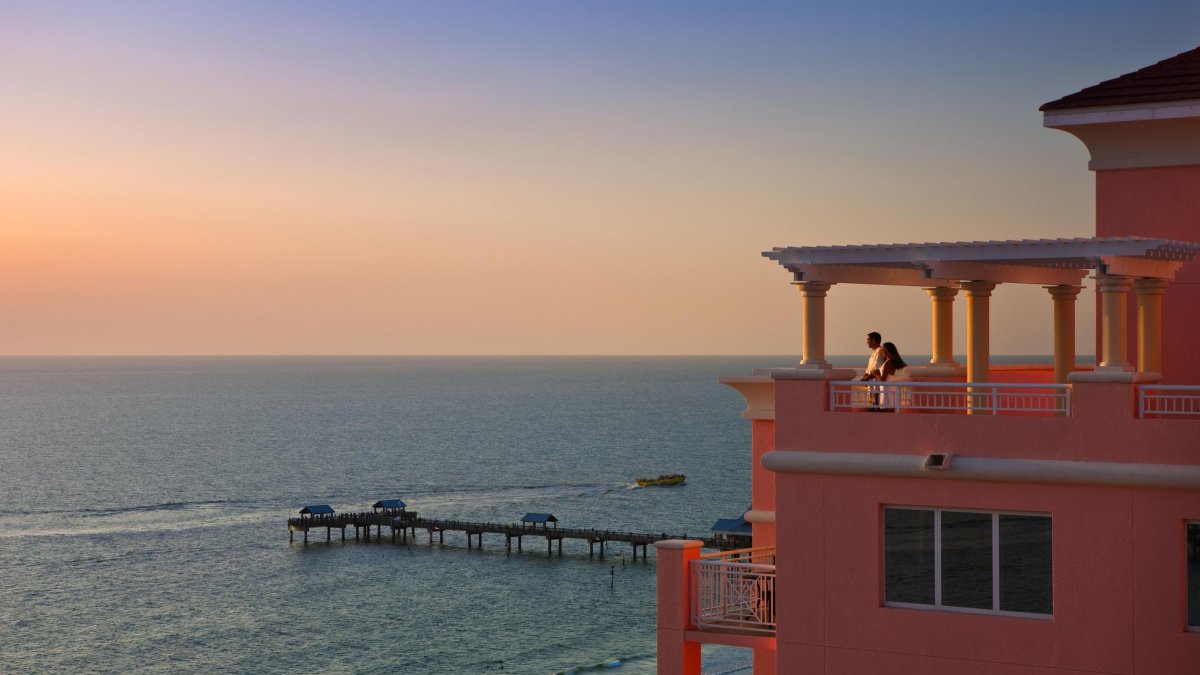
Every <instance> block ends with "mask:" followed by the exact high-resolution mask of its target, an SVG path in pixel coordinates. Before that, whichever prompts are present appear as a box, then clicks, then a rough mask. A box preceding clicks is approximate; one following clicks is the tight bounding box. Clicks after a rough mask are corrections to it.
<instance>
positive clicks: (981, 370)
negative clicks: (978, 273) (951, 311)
mask: <svg viewBox="0 0 1200 675" xmlns="http://www.w3.org/2000/svg"><path fill="white" fill-rule="evenodd" d="M962 287H963V289H965V290H966V291H967V382H987V381H988V368H989V362H988V356H989V352H990V348H991V345H990V343H989V341H988V336H989V331H990V328H991V325H990V320H989V311H988V310H989V304H990V301H989V299H990V298H991V297H992V290H993V289H995V288H996V283H995V282H993V281H964V282H963V283H962Z"/></svg>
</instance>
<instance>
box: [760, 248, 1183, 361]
mask: <svg viewBox="0 0 1200 675" xmlns="http://www.w3.org/2000/svg"><path fill="white" fill-rule="evenodd" d="M1198 255H1200V243H1194V242H1185V241H1175V240H1170V239H1157V238H1150V237H1134V236H1124V237H1078V238H1070V239H1022V240H1007V241H969V242H962V241H956V242H934V243H922V244H869V245H849V246H787V247H777V248H774V249H772V250H770V251H765V252H763V256H765V257H767V258H769V259H771V260H774V261H775V262H777V263H779V264H780V265H782V266H783V267H784V268H785V269H787V270H788V271H789V272H791V273H792V277H793V284H794V285H796V286H797V287H799V289H800V294H801V297H802V301H803V305H802V312H803V337H802V343H801V344H802V352H803V359H802V360H801V361H800V365H799V368H798V370H799V371H801V374H803V372H802V371H806V370H807V371H810V374H811V375H812V376H813V377H814V378H817V379H820V378H823V377H826V376H825V375H822V373H828V372H829V371H831V370H832V369H833V367H832V366H831V365H830V364H829V362H828V361H827V360H826V359H825V296H826V293H827V292H828V291H829V289H830V287H831V286H833V285H835V284H839V283H845V284H876V285H885V286H916V287H918V288H922V289H923V290H925V292H926V293H928V294H929V296H930V299H931V300H932V301H933V308H932V309H933V327H934V333H933V339H932V350H931V351H932V354H933V359H932V360H931V361H930V366H932V367H934V368H941V369H944V370H954V369H958V368H961V366H959V364H958V363H956V362H955V361H954V356H953V304H952V303H953V301H954V296H955V295H957V294H958V291H959V290H960V289H961V290H965V291H966V296H967V333H968V334H967V365H966V369H965V370H966V376H967V380H968V381H970V382H986V381H987V379H988V368H989V346H988V325H989V318H988V314H989V310H988V304H989V303H988V299H989V298H990V297H991V294H992V291H993V290H994V289H995V288H996V286H997V285H998V284H1005V283H1017V284H1038V285H1040V286H1043V287H1045V288H1046V289H1047V290H1048V291H1050V296H1051V298H1052V299H1053V301H1054V312H1055V318H1056V320H1055V322H1054V323H1055V335H1054V345H1055V350H1054V352H1055V379H1056V381H1059V382H1065V381H1066V376H1067V374H1068V373H1070V372H1071V370H1072V369H1073V368H1074V364H1075V348H1074V343H1075V331H1074V316H1075V314H1074V313H1075V298H1076V296H1077V295H1078V294H1079V291H1080V289H1081V288H1082V287H1081V285H1080V284H1081V282H1082V280H1083V278H1084V277H1085V276H1087V275H1088V274H1089V273H1094V274H1095V277H1096V280H1097V284H1096V285H1097V287H1098V289H1099V291H1100V295H1101V298H1102V299H1103V302H1102V304H1101V313H1102V318H1101V322H1100V323H1101V329H1102V336H1103V339H1102V340H1101V345H1102V347H1103V354H1102V355H1101V356H1102V358H1101V361H1100V364H1099V366H1098V367H1097V371H1104V373H1105V376H1106V377H1110V378H1111V377H1114V376H1117V375H1118V374H1120V373H1131V372H1132V371H1135V370H1136V371H1138V372H1146V373H1149V372H1153V373H1155V374H1156V375H1157V374H1158V373H1161V365H1162V363H1161V359H1162V355H1161V329H1162V327H1161V323H1162V321H1161V319H1162V317H1161V304H1162V303H1161V297H1162V292H1163V289H1164V288H1165V286H1166V285H1167V284H1168V283H1169V282H1170V281H1172V280H1173V279H1174V278H1175V274H1176V272H1178V271H1179V269H1180V268H1181V267H1182V266H1183V265H1184V263H1186V262H1188V261H1190V260H1192V259H1193V258H1195V257H1197V256H1198ZM1131 288H1132V289H1133V290H1134V291H1136V294H1137V296H1138V302H1139V305H1138V306H1139V310H1138V312H1139V320H1138V335H1137V340H1138V354H1139V362H1138V363H1137V364H1136V366H1137V367H1136V368H1134V366H1133V365H1131V364H1130V363H1129V362H1128V358H1127V355H1126V348H1125V344H1126V337H1125V336H1126V332H1127V323H1128V318H1127V314H1128V312H1127V311H1126V303H1125V300H1126V298H1128V296H1129V291H1130V289H1131ZM1143 308H1144V309H1145V312H1144V313H1143V311H1142V309H1143Z"/></svg>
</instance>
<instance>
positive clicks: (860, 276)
mask: <svg viewBox="0 0 1200 675" xmlns="http://www.w3.org/2000/svg"><path fill="white" fill-rule="evenodd" d="M788 269H789V270H791V271H792V274H793V275H795V280H796V281H797V282H802V281H804V282H807V281H824V282H828V283H831V284H871V285H877V286H921V287H931V286H947V287H951V288H957V287H958V280H957V279H953V280H950V279H929V278H928V277H926V276H925V270H924V269H923V268H921V267H873V266H868V265H789V266H788Z"/></svg>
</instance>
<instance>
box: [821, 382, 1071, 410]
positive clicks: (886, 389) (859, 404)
mask: <svg viewBox="0 0 1200 675" xmlns="http://www.w3.org/2000/svg"><path fill="white" fill-rule="evenodd" d="M829 408H830V410H832V411H835V412H850V411H861V410H872V411H882V412H895V413H900V412H923V413H943V414H968V413H969V414H973V415H1070V414H1071V386H1070V385H1067V384H1034V383H1030V384H1024V383H1021V384H1014V383H1002V384H990V383H980V382H870V383H866V382H830V383H829Z"/></svg>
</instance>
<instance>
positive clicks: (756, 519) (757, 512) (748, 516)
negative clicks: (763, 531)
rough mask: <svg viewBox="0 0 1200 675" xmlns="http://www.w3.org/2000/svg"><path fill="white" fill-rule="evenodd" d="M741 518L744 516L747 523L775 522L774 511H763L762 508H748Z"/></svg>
mask: <svg viewBox="0 0 1200 675" xmlns="http://www.w3.org/2000/svg"><path fill="white" fill-rule="evenodd" d="M742 518H744V519H745V520H746V522H747V523H759V524H763V523H769V524H774V523H775V512H774V511H764V510H762V509H750V510H749V511H747V512H746V513H745V514H743V515H742Z"/></svg>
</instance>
